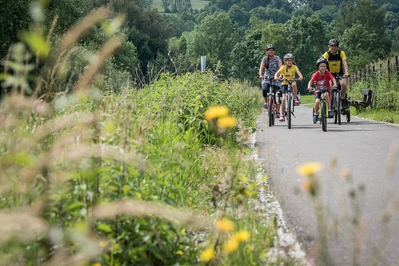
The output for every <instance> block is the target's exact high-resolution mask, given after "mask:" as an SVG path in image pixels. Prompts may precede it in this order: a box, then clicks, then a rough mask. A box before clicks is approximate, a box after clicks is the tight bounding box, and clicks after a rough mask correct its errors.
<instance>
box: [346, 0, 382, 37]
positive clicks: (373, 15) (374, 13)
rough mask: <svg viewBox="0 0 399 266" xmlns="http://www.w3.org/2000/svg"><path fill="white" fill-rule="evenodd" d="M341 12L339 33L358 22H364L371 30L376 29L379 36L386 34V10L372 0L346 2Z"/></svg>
mask: <svg viewBox="0 0 399 266" xmlns="http://www.w3.org/2000/svg"><path fill="white" fill-rule="evenodd" d="M339 12H340V17H339V19H338V25H340V27H339V28H338V35H341V34H342V33H343V32H344V31H345V30H346V29H348V28H351V27H352V26H353V25H354V24H357V23H360V24H362V25H363V26H364V27H365V28H366V29H369V31H371V32H373V31H374V32H375V33H376V34H377V35H378V36H379V37H382V36H383V35H384V26H385V25H384V16H385V10H384V9H383V8H379V6H378V5H376V4H373V3H372V0H355V1H352V2H344V3H342V5H341V6H340V8H339Z"/></svg>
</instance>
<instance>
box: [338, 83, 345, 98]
mask: <svg viewBox="0 0 399 266" xmlns="http://www.w3.org/2000/svg"><path fill="white" fill-rule="evenodd" d="M339 83H340V85H341V96H342V99H345V98H346V79H341V80H340V81H339Z"/></svg>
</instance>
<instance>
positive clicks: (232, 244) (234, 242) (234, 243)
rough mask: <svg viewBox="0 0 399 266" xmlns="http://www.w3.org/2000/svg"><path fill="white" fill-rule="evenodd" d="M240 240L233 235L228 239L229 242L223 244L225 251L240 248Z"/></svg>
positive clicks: (228, 251) (229, 251)
mask: <svg viewBox="0 0 399 266" xmlns="http://www.w3.org/2000/svg"><path fill="white" fill-rule="evenodd" d="M239 244H240V242H239V241H238V239H237V237H235V236H232V237H230V238H229V240H227V242H226V243H225V244H224V245H223V251H224V252H226V253H231V252H233V251H236V250H237V249H238V245H239Z"/></svg>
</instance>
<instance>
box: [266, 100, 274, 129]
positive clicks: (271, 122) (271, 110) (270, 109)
mask: <svg viewBox="0 0 399 266" xmlns="http://www.w3.org/2000/svg"><path fill="white" fill-rule="evenodd" d="M268 102H269V106H268V109H267V113H268V115H269V127H272V126H273V125H274V103H273V95H271V94H270V95H269V98H268Z"/></svg>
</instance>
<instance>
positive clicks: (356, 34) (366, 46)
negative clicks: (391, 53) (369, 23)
mask: <svg viewBox="0 0 399 266" xmlns="http://www.w3.org/2000/svg"><path fill="white" fill-rule="evenodd" d="M378 38H379V37H378V35H377V34H376V33H375V32H373V31H372V32H370V30H369V29H367V28H366V27H365V26H363V25H362V24H360V23H356V24H354V25H353V26H352V27H350V28H348V29H346V30H345V31H344V33H343V34H342V36H341V42H342V43H343V44H344V49H345V52H346V53H347V55H348V62H349V63H350V70H351V71H357V70H360V69H362V68H364V67H365V66H366V65H367V64H368V63H370V61H377V60H378V59H380V58H382V57H383V56H384V55H386V51H384V49H383V47H381V46H378V45H375V44H376V42H377V41H378ZM371 47H372V49H370V48H371Z"/></svg>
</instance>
